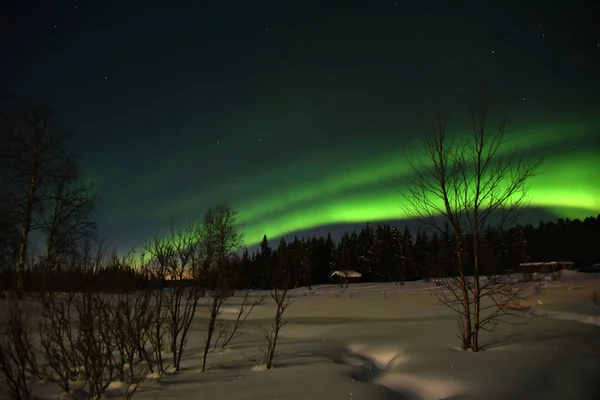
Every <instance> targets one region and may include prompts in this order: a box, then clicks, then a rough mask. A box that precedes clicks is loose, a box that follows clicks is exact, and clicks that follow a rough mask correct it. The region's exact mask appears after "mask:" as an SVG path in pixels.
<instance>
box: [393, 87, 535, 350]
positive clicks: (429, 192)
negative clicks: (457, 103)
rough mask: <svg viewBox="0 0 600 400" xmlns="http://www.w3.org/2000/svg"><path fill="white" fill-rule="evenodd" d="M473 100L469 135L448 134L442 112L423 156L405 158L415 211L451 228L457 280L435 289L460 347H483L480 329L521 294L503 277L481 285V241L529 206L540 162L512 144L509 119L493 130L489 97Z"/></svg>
mask: <svg viewBox="0 0 600 400" xmlns="http://www.w3.org/2000/svg"><path fill="white" fill-rule="evenodd" d="M472 104H473V105H472V107H471V109H470V119H471V133H470V135H468V136H467V137H454V138H453V137H451V136H449V135H448V134H447V126H448V118H447V117H446V116H445V115H444V114H443V113H442V112H441V111H440V110H438V111H437V113H436V117H435V120H434V124H433V129H432V133H431V135H430V136H429V137H427V138H426V140H425V142H424V151H423V154H422V158H420V159H418V160H416V161H415V160H413V159H410V158H409V160H408V162H409V164H410V166H411V167H412V170H413V172H414V179H413V181H412V182H411V185H410V186H409V189H408V191H407V192H406V193H405V194H404V195H403V197H404V199H405V201H406V203H405V204H406V209H407V211H408V213H409V214H410V215H411V216H413V217H418V218H420V219H421V220H422V221H424V222H425V223H426V224H428V225H429V226H431V227H433V228H435V229H438V230H440V231H442V227H441V226H440V224H439V218H440V216H441V217H442V219H443V220H445V221H447V222H448V224H449V226H450V230H451V232H452V236H453V241H454V247H455V249H454V250H455V254H456V261H457V270H458V271H457V272H458V277H454V278H453V277H450V278H448V277H443V278H440V280H441V281H443V282H444V283H445V286H446V289H447V290H440V291H438V292H436V293H438V294H439V298H440V300H441V301H442V303H444V304H445V305H447V306H448V307H450V308H451V309H453V310H454V311H455V312H456V313H458V314H459V315H460V327H461V335H460V336H461V339H462V348H463V349H464V350H467V349H471V350H473V351H478V350H479V332H480V330H481V329H491V328H492V327H493V326H494V324H495V322H496V321H498V318H499V317H500V316H501V315H504V314H505V313H506V312H507V310H508V308H507V307H504V305H506V304H508V303H509V302H512V301H514V300H515V298H516V297H517V296H518V294H519V293H522V291H513V290H510V291H509V290H504V288H506V285H504V284H502V283H501V282H500V278H499V277H491V278H490V279H488V280H486V283H485V285H482V279H481V271H482V266H481V261H482V260H481V253H482V249H481V238H482V236H483V234H484V233H485V232H486V230H487V229H489V228H490V227H491V226H495V227H496V228H499V229H501V228H502V227H503V226H504V225H506V224H507V223H509V222H511V221H512V219H513V218H515V215H516V214H517V213H518V212H519V211H520V210H521V209H522V208H523V207H524V206H525V205H526V191H527V183H528V181H529V179H530V178H531V177H533V176H534V175H535V173H536V170H537V169H538V166H539V161H537V160H530V159H529V158H527V157H525V156H524V155H523V154H521V153H519V152H517V151H516V150H513V149H510V147H509V145H508V143H507V140H506V138H505V134H504V132H505V124H504V123H501V124H500V125H499V126H498V127H497V128H495V129H492V128H490V127H489V126H488V114H489V105H488V102H487V100H486V99H485V98H483V100H481V101H480V103H479V104H478V106H475V102H472ZM467 235H469V236H470V237H471V238H472V240H471V241H470V243H467V242H466V241H465V237H466V236H467ZM483 299H485V300H486V304H485V306H483V308H482V300H483ZM488 303H489V304H488ZM482 311H485V313H484V314H482Z"/></svg>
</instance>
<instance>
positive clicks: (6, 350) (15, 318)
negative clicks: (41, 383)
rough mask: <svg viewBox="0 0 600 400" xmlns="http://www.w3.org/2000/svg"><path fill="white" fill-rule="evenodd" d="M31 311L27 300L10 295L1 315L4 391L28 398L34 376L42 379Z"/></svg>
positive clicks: (1, 382)
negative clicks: (30, 316) (34, 341)
mask: <svg viewBox="0 0 600 400" xmlns="http://www.w3.org/2000/svg"><path fill="white" fill-rule="evenodd" d="M30 312H31V310H28V309H26V303H25V302H24V301H19V300H17V299H15V298H10V299H8V300H5V304H3V307H2V312H1V314H0V315H1V316H2V331H1V332H0V390H2V391H3V392H5V393H6V394H7V395H9V396H10V397H11V398H13V399H28V398H29V395H30V382H31V379H32V378H34V377H37V378H41V374H40V370H39V368H38V364H37V360H36V353H35V350H34V349H35V347H34V343H33V333H32V332H33V327H32V325H31V321H30V319H29V315H30Z"/></svg>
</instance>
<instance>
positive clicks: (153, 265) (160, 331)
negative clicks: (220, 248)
mask: <svg viewBox="0 0 600 400" xmlns="http://www.w3.org/2000/svg"><path fill="white" fill-rule="evenodd" d="M146 250H147V251H148V252H149V253H150V258H151V259H150V261H149V262H148V263H147V264H145V265H144V270H145V274H146V275H147V276H148V277H149V278H150V279H151V281H152V282H153V283H154V285H153V287H150V288H149V289H148V290H150V292H149V293H150V294H151V299H150V303H149V306H150V308H151V309H152V327H151V330H150V331H151V333H150V335H149V336H148V339H149V342H150V347H151V349H152V355H151V357H150V358H151V359H152V361H153V362H152V363H150V364H149V368H150V371H151V372H152V373H155V374H158V375H162V374H163V373H164V372H165V371H166V369H167V364H166V360H165V359H164V358H165V357H164V356H165V355H164V353H165V351H166V350H167V348H168V337H167V334H168V327H167V308H166V307H164V304H165V301H166V298H165V297H166V296H167V293H166V289H165V285H166V282H167V277H168V270H169V264H170V263H172V260H173V257H174V251H173V247H172V244H171V243H169V241H168V240H164V239H160V238H158V236H155V237H154V239H153V240H152V242H151V243H150V244H149V245H147V246H146Z"/></svg>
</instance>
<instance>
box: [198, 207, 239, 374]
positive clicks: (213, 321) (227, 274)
mask: <svg viewBox="0 0 600 400" xmlns="http://www.w3.org/2000/svg"><path fill="white" fill-rule="evenodd" d="M203 227H204V234H205V242H204V246H205V250H204V262H203V267H202V273H203V274H204V275H205V276H207V277H209V278H212V279H211V280H212V282H213V285H214V289H213V290H212V291H211V296H210V299H209V301H208V311H209V320H208V328H207V332H206V341H205V345H204V353H203V356H202V372H204V371H206V359H207V355H208V352H209V351H210V348H211V344H212V339H213V334H214V333H215V328H216V327H217V317H218V316H219V315H220V314H221V307H222V306H223V303H225V301H226V300H227V299H228V298H229V297H231V295H232V292H233V287H234V286H233V284H234V282H233V279H232V276H231V271H230V262H229V261H230V257H231V254H232V253H233V252H234V251H236V250H239V248H240V247H241V245H242V237H241V235H240V234H239V224H238V222H237V212H236V211H235V210H232V209H231V208H229V207H228V206H227V205H217V206H215V207H214V208H212V209H210V210H208V211H207V212H206V214H205V216H204V223H203Z"/></svg>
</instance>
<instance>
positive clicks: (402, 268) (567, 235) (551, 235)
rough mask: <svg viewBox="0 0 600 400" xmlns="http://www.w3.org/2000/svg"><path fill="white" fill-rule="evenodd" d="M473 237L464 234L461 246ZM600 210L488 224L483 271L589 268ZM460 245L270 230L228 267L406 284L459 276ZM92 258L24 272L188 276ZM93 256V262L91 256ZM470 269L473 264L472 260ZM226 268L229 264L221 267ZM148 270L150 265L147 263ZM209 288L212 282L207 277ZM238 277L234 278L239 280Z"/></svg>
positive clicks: (250, 273)
mask: <svg viewBox="0 0 600 400" xmlns="http://www.w3.org/2000/svg"><path fill="white" fill-rule="evenodd" d="M471 240H472V239H471V238H470V237H469V236H466V237H465V238H464V240H463V246H469V243H470V241H471ZM598 248H600V216H599V217H588V218H586V219H584V220H583V221H581V220H578V219H575V220H569V219H559V220H558V221H557V222H540V224H539V225H538V226H537V227H536V226H533V225H525V226H521V225H518V226H516V227H514V228H511V229H508V230H506V231H503V232H501V231H498V230H493V229H490V230H488V231H487V232H486V234H485V235H484V236H483V243H482V246H481V249H482V250H481V256H480V257H481V260H482V261H483V263H482V265H481V271H482V273H483V274H499V273H506V272H509V271H511V270H515V269H517V267H518V265H519V263H521V262H527V261H556V260H563V261H574V262H575V263H576V267H578V268H585V267H588V266H590V265H592V264H594V263H596V262H598V261H599V259H598V257H599V256H598V254H597V249H598ZM456 250H457V249H456V245H455V241H454V240H453V238H452V236H451V235H450V232H449V230H448V229H444V230H443V231H441V232H428V231H426V230H419V231H417V232H416V235H414V237H413V234H412V232H411V231H410V229H408V227H405V228H404V229H402V230H400V229H399V228H397V227H392V226H390V225H388V224H381V225H377V226H371V225H369V224H367V225H365V226H364V227H363V228H362V229H361V230H360V231H358V232H357V231H353V232H347V233H345V234H343V236H342V237H341V238H340V239H339V240H337V241H335V240H333V239H332V237H331V235H330V234H329V235H327V237H324V236H321V237H316V236H313V237H311V238H305V237H301V238H298V237H295V238H294V239H293V240H291V241H286V240H285V239H281V240H279V242H277V244H276V245H273V244H272V243H270V242H269V240H268V238H267V237H266V236H265V237H263V240H262V242H261V244H260V247H259V248H257V249H256V250H255V251H252V252H250V251H248V250H247V249H245V250H243V251H241V252H237V253H235V254H232V255H231V256H230V257H229V258H228V260H227V262H226V264H227V265H226V269H227V270H228V274H229V275H231V277H232V279H231V282H232V284H233V286H234V287H235V288H237V289H243V288H255V289H271V288H272V287H273V282H274V278H275V277H274V273H275V271H277V273H281V271H284V272H285V274H286V276H288V277H289V285H290V287H309V288H310V287H311V286H312V285H318V284H325V283H328V282H331V280H330V275H331V273H332V272H333V271H336V270H337V271H340V270H352V271H357V272H359V273H361V274H362V278H361V281H363V282H393V281H395V282H405V281H410V280H416V279H424V278H439V277H448V276H454V275H456V274H457V273H458V267H457V265H456V261H455V260H456V257H455V252H456ZM97 259H98V257H96V258H95V259H92V258H90V257H87V258H86V259H72V260H71V263H70V264H68V265H62V266H61V268H55V269H51V270H48V269H45V268H44V266H43V263H42V262H39V263H35V264H34V265H33V266H32V267H31V268H27V269H26V270H25V279H24V282H25V288H24V289H25V291H26V292H43V291H73V290H77V288H79V287H82V285H85V287H86V288H87V290H93V291H117V290H139V289H142V288H147V287H157V286H167V287H168V286H174V285H186V284H188V283H190V279H189V277H188V276H182V277H181V278H182V279H171V277H168V276H162V277H159V276H155V275H152V274H148V273H143V272H142V271H143V270H144V269H141V268H140V266H139V263H136V262H135V260H129V261H130V262H125V261H124V260H123V259H120V258H118V257H116V256H113V257H110V258H107V260H106V261H105V262H103V263H101V264H99V263H97V262H96V261H94V260H97ZM86 260H87V261H86ZM466 262H467V265H466V266H465V267H464V268H465V271H467V272H468V271H469V270H470V265H469V264H468V263H469V261H468V260H466ZM223 268H225V266H223ZM146 271H147V269H146ZM14 278H15V277H14V270H13V269H11V268H4V269H3V270H2V271H1V272H0V285H2V288H3V289H4V290H7V289H11V286H12V283H13V282H15V279H14ZM203 279H204V282H203V286H205V287H206V288H207V289H210V288H211V287H212V286H214V282H213V280H211V279H210V277H204V278H203ZM233 282H235V283H233Z"/></svg>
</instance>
